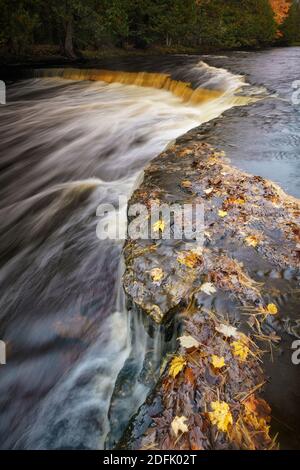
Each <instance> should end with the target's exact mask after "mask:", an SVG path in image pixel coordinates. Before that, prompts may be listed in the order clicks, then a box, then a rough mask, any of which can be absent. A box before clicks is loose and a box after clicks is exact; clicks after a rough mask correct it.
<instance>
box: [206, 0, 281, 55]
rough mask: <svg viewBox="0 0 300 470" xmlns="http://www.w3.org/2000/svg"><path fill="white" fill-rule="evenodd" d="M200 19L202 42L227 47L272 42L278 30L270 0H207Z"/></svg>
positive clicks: (255, 45) (261, 44)
mask: <svg viewBox="0 0 300 470" xmlns="http://www.w3.org/2000/svg"><path fill="white" fill-rule="evenodd" d="M197 21H198V24H199V35H200V37H201V43H202V44H207V45H212V46H218V47H224V48H232V47H244V46H246V47H257V46H263V45H266V44H270V43H272V41H273V40H274V37H275V32H276V24H275V20H274V14H273V10H272V8H271V5H270V3H269V1H268V0H226V2H223V1H222V0H203V1H202V2H201V3H200V5H199V10H198V19H197Z"/></svg>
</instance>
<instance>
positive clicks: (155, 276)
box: [150, 268, 164, 282]
mask: <svg viewBox="0 0 300 470" xmlns="http://www.w3.org/2000/svg"><path fill="white" fill-rule="evenodd" d="M150 274H151V277H152V280H153V281H154V282H159V281H160V280H161V279H162V278H163V277H164V272H163V270H162V269H160V268H153V269H152V270H151V272H150Z"/></svg>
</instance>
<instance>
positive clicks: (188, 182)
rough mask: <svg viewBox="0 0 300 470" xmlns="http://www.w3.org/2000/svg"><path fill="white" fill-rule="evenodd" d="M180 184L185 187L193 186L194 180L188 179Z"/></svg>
mask: <svg viewBox="0 0 300 470" xmlns="http://www.w3.org/2000/svg"><path fill="white" fill-rule="evenodd" d="M180 185H181V186H182V187H183V188H191V187H192V182H191V181H188V180H184V181H181V183H180Z"/></svg>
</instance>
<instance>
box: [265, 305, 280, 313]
mask: <svg viewBox="0 0 300 470" xmlns="http://www.w3.org/2000/svg"><path fill="white" fill-rule="evenodd" d="M267 312H268V313H269V314H270V315H277V313H278V308H277V306H276V305H275V304H268V305H267Z"/></svg>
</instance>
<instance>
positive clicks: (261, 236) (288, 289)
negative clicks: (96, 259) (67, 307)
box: [119, 120, 300, 450]
mask: <svg viewBox="0 0 300 470" xmlns="http://www.w3.org/2000/svg"><path fill="white" fill-rule="evenodd" d="M216 121H217V120H216ZM215 124H216V122H214V121H212V122H210V123H208V124H207V125H204V126H201V128H198V129H195V130H192V131H190V132H188V133H187V134H186V135H185V136H183V137H181V138H179V139H177V140H176V142H175V143H174V144H173V145H172V146H170V147H169V148H168V149H167V150H166V151H165V152H163V153H162V154H161V155H160V156H159V157H157V158H156V159H154V160H153V161H152V162H151V163H150V165H149V166H148V167H147V168H146V170H145V173H144V180H143V182H142V184H141V185H140V187H139V188H138V189H137V190H136V191H135V192H134V194H133V196H132V198H131V201H130V205H131V204H136V203H138V204H144V205H146V206H147V207H149V205H150V203H151V201H155V202H156V203H159V204H164V203H167V204H169V205H170V204H173V203H176V204H179V205H180V206H182V205H183V204H186V203H189V204H191V203H193V204H201V205H203V208H204V215H205V231H204V244H203V247H201V246H199V244H198V243H197V242H194V243H187V242H185V241H184V240H163V239H160V240H146V241H141V240H129V241H127V243H126V245H125V248H124V258H125V264H126V270H125V274H124V278H123V283H124V289H125V292H126V294H127V297H128V300H129V303H130V305H131V308H132V310H133V312H135V311H142V312H144V315H146V316H149V317H151V318H152V319H153V321H154V322H155V323H164V322H165V321H170V318H172V317H177V318H179V319H180V321H181V324H182V332H181V335H180V337H179V338H178V348H177V349H176V351H174V355H172V356H169V357H167V358H166V357H165V358H162V359H163V360H162V375H161V379H160V381H159V383H158V384H157V386H156V388H155V390H154V392H153V393H152V395H150V397H149V398H148V399H147V401H146V403H145V404H144V405H143V406H142V407H141V408H140V410H139V412H138V413H137V415H136V416H135V417H134V418H133V420H132V422H131V424H130V425H129V427H128V430H127V432H126V433H125V435H124V437H123V439H122V441H121V443H120V444H119V447H121V448H134V449H155V448H158V449H192V450H195V449H220V448H222V449H224V448H226V449H232V448H233V449H267V448H275V447H276V446H277V444H276V438H275V434H276V433H275V432H272V429H273V428H272V425H274V423H275V425H274V429H275V430H276V431H277V430H278V426H277V425H276V420H277V422H278V419H279V418H282V419H283V420H284V419H285V418H284V410H282V414H283V416H282V417H280V416H278V414H277V416H276V417H275V419H273V421H272V425H271V430H270V419H271V418H270V415H271V408H273V406H274V408H276V413H278V407H277V404H276V396H275V394H274V393H273V392H272V380H273V377H272V376H271V377H268V371H270V367H269V363H270V360H271V359H272V361H274V362H272V364H274V370H273V372H272V374H274V373H275V371H276V368H277V369H278V370H280V369H281V368H282V367H283V362H282V360H283V357H284V359H285V360H286V359H287V356H288V355H289V354H290V353H289V350H290V347H291V346H290V345H291V342H292V338H293V336H294V338H295V337H297V335H296V334H295V330H293V326H292V325H294V326H296V325H297V314H296V313H295V311H293V305H295V306H296V305H297V301H299V300H298V295H299V294H298V287H297V286H298V282H299V276H300V272H299V259H300V251H299V250H300V245H299V242H300V238H299V216H300V203H299V200H297V199H295V198H292V197H290V196H288V195H286V194H285V193H284V192H283V191H282V190H281V189H280V188H279V187H278V186H277V185H275V184H274V183H272V182H270V181H267V180H265V179H263V178H261V177H257V176H251V175H249V174H246V173H243V172H241V171H239V170H237V169H235V168H234V167H232V166H231V164H230V161H229V160H228V157H230V155H228V156H225V155H224V154H223V152H222V150H221V149H214V148H213V147H212V146H211V145H209V144H207V143H205V136H206V134H207V132H208V130H209V128H213V127H214V125H215ZM130 221H131V218H130V217H129V222H130ZM166 226H167V222H166ZM160 227H161V234H162V233H163V231H164V229H165V228H164V227H165V226H164V221H163V220H162V221H161V225H160ZM282 299H285V300H284V302H282ZM287 313H290V315H291V317H293V318H290V321H289V322H287V321H286V314H287ZM293 331H294V333H293ZM262 365H263V368H261V366H262ZM286 373H287V374H288V370H287V369H286ZM278 374H279V372H278ZM294 375H295V371H294ZM296 377H297V376H296V375H295V382H294V383H291V384H290V387H292V388H293V389H296V388H297V386H296V383H297V378H296ZM270 384H271V385H270ZM294 387H296V388H294ZM277 393H278V391H277ZM265 400H267V401H265ZM267 402H268V403H267ZM220 410H222V411H220ZM218 411H220V413H221V415H222V417H221V418H220V420H218V418H217V416H218ZM222 413H223V414H222ZM279 413H280V412H279ZM280 420H281V419H279V421H280ZM286 425H287V427H288V425H289V423H286ZM280 431H282V434H280V435H279V442H280V443H281V444H282V446H283V447H286V446H288V445H289V444H288V436H287V435H286V428H284V427H283V428H281V429H280ZM297 435H298V439H299V436H300V434H299V429H298V431H297ZM271 436H273V437H271ZM294 437H295V436H294Z"/></svg>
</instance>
